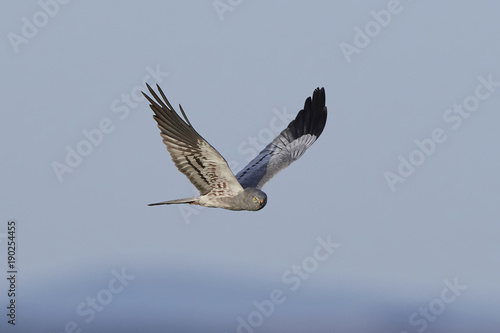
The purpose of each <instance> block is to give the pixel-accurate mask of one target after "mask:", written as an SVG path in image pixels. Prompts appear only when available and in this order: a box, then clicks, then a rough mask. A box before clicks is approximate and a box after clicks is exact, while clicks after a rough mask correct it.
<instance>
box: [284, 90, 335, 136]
mask: <svg viewBox="0 0 500 333" xmlns="http://www.w3.org/2000/svg"><path fill="white" fill-rule="evenodd" d="M326 118H327V108H326V94H325V88H319V87H318V88H316V89H315V90H314V92H313V95H312V97H307V99H306V101H305V102H304V109H302V110H300V112H299V113H298V114H297V117H296V118H295V120H293V121H292V122H291V123H290V124H289V125H288V129H290V130H291V131H292V134H293V136H294V138H298V137H300V136H302V135H305V134H311V135H314V136H316V138H318V137H319V136H320V135H321V133H322V132H323V129H324V128H325V125H326Z"/></svg>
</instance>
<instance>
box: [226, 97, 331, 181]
mask: <svg viewBox="0 0 500 333" xmlns="http://www.w3.org/2000/svg"><path fill="white" fill-rule="evenodd" d="M325 99H326V97H325V89H324V88H321V89H320V88H316V90H314V93H313V96H312V99H311V97H308V98H307V99H306V101H305V103H304V109H303V110H301V111H300V112H299V113H298V115H297V117H296V118H295V119H294V120H292V122H291V123H290V124H289V125H288V127H287V128H286V129H285V130H283V132H281V133H280V134H279V135H278V136H277V137H276V138H275V139H274V140H273V141H272V142H271V143H270V144H268V145H267V147H266V148H264V149H263V150H262V151H261V152H260V153H259V154H258V155H257V157H255V158H254V159H253V160H252V161H250V163H248V165H247V166H246V167H244V168H243V169H242V170H241V171H240V172H238V174H237V175H236V179H238V181H239V182H240V184H241V186H243V187H244V188H247V187H257V188H262V187H263V186H264V185H265V184H266V183H267V182H268V181H269V180H271V178H273V177H274V176H275V175H276V174H277V173H278V172H280V171H281V170H283V169H284V168H286V167H287V166H289V165H290V164H291V163H292V162H293V161H296V160H298V159H299V158H300V157H301V156H302V155H303V154H304V152H305V151H306V149H307V148H309V147H310V146H311V145H312V144H313V143H314V141H316V139H317V138H318V137H319V136H320V134H321V132H323V129H324V128H325V124H326V115H327V112H326V106H325Z"/></svg>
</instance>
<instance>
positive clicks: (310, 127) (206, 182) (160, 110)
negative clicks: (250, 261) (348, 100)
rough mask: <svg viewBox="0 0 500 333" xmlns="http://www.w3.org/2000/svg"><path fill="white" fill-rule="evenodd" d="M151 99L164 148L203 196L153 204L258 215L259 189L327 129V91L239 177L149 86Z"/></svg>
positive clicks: (262, 198) (309, 102)
mask: <svg viewBox="0 0 500 333" xmlns="http://www.w3.org/2000/svg"><path fill="white" fill-rule="evenodd" d="M147 87H148V89H149V92H150V93H151V96H152V97H153V98H151V97H149V96H148V95H146V94H144V93H143V95H144V96H145V97H146V98H147V100H148V101H149V103H151V105H150V107H151V109H152V110H153V112H154V113H155V115H154V116H153V118H154V119H155V120H156V122H157V123H158V128H159V129H160V131H161V136H162V138H163V143H164V144H165V145H166V146H167V150H168V152H169V153H170V156H172V161H174V163H175V166H176V167H177V169H179V171H180V172H182V173H183V174H185V175H186V177H187V178H188V179H189V180H190V181H191V183H193V185H194V186H195V187H196V188H197V189H198V191H200V196H197V197H191V198H185V199H177V200H170V201H164V202H158V203H154V204H150V206H155V205H169V204H183V203H189V204H193V205H200V206H205V207H218V208H225V209H230V210H259V209H262V208H263V207H264V206H265V205H266V203H267V195H266V194H265V193H264V192H262V191H261V188H262V187H264V185H265V184H266V183H267V182H268V181H269V180H271V178H273V177H274V176H275V175H276V174H277V173H278V172H280V171H281V170H283V169H284V168H286V167H287V166H289V165H290V164H291V163H292V162H293V161H295V160H297V159H298V158H299V157H301V156H302V154H304V152H305V151H306V149H307V148H309V147H310V146H311V145H312V144H313V143H314V141H316V139H317V138H318V137H319V136H320V134H321V132H323V129H324V128H325V123H326V114H327V112H326V106H325V89H324V88H321V89H320V88H317V89H316V90H314V93H313V96H312V99H311V97H308V98H307V99H306V102H305V104H304V109H303V110H301V111H300V112H299V113H298V114H297V117H296V118H295V120H293V121H292V122H291V123H290V124H289V125H288V127H287V128H285V129H284V130H283V132H281V133H280V134H279V135H278V136H277V137H276V138H275V139H274V140H273V141H272V142H271V143H269V144H268V145H267V146H266V147H265V148H264V149H263V150H262V151H261V152H260V153H259V154H258V155H257V157H255V158H254V159H253V160H252V161H250V163H248V165H247V166H246V167H244V168H243V169H242V170H241V171H240V172H238V174H237V175H236V176H235V175H234V174H233V173H232V171H231V169H229V166H228V164H227V162H226V160H225V159H224V158H223V157H222V156H221V155H220V154H219V153H218V152H217V150H215V148H214V147H212V146H211V145H210V144H209V143H208V142H207V141H206V140H205V139H203V138H202V137H201V135H199V134H198V132H196V131H195V129H194V128H193V126H191V123H190V122H189V120H188V118H187V116H186V114H185V113H184V110H183V109H182V106H180V105H179V108H180V110H181V112H182V115H183V117H184V119H185V121H184V120H183V119H182V118H181V117H180V116H179V115H178V114H177V112H176V111H175V110H174V108H173V107H172V105H170V103H169V102H168V100H167V98H166V97H165V94H164V93H163V91H162V90H161V89H160V87H159V86H158V85H156V87H157V88H158V91H159V93H160V95H161V98H160V97H159V96H158V95H157V94H156V92H155V91H154V90H153V89H152V88H151V87H150V86H149V85H147Z"/></svg>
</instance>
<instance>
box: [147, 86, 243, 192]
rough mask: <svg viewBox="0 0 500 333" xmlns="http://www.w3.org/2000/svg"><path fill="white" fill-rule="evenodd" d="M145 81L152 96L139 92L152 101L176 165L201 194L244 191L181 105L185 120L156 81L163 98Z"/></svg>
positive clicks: (160, 127) (157, 120)
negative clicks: (190, 120)
mask: <svg viewBox="0 0 500 333" xmlns="http://www.w3.org/2000/svg"><path fill="white" fill-rule="evenodd" d="M146 85H147V87H148V89H149V92H150V93H151V95H152V96H153V98H154V100H153V99H152V98H151V97H149V96H148V95H146V94H145V93H144V92H143V93H142V94H143V95H144V97H146V98H147V100H148V101H149V103H150V104H151V105H150V107H151V110H153V112H154V113H155V115H154V116H153V118H154V119H155V120H156V122H157V123H158V128H159V129H160V131H161V133H160V134H161V136H162V138H163V143H164V144H165V145H166V146H167V150H168V152H169V153H170V156H171V157H172V161H174V163H175V166H176V167H177V169H179V171H180V172H182V173H183V174H185V175H186V177H187V178H188V179H189V181H190V182H191V183H193V185H194V186H195V187H196V188H197V189H198V190H199V191H200V194H201V195H205V194H207V193H209V192H212V193H213V194H215V195H221V196H225V195H234V194H236V193H238V192H241V191H243V188H242V187H241V185H240V183H239V182H238V181H237V180H236V178H235V176H234V174H233V173H232V172H231V169H230V168H229V166H228V164H227V162H226V160H225V159H224V158H223V157H222V156H221V155H220V154H219V152H218V151H217V150H215V148H214V147H212V146H211V145H210V144H209V143H208V142H207V141H206V140H205V139H203V138H202V137H201V136H200V135H199V134H198V133H197V132H196V131H195V129H194V128H193V127H192V126H191V123H190V122H189V120H188V118H187V116H186V114H185V113H184V110H183V109H182V106H180V105H179V107H180V109H181V112H182V115H183V116H184V119H185V120H186V121H184V120H182V118H181V117H180V116H179V115H178V114H177V112H175V110H174V108H173V107H172V105H170V103H169V102H168V100H167V98H166V97H165V94H164V93H163V91H162V90H161V88H160V86H158V85H156V87H157V88H158V91H159V92H160V95H161V97H162V98H163V100H162V99H161V98H159V97H158V95H157V94H156V93H155V91H154V90H153V89H152V88H151V87H150V86H149V85H148V84H147V83H146Z"/></svg>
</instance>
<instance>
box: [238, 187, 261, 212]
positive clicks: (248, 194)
mask: <svg viewBox="0 0 500 333" xmlns="http://www.w3.org/2000/svg"><path fill="white" fill-rule="evenodd" d="M243 193H245V194H244V195H245V198H246V199H247V200H246V202H247V204H248V206H249V207H248V208H249V209H248V210H260V209H262V208H264V206H265V205H266V204H267V195H266V194H265V193H264V192H262V191H261V190H259V189H258V188H254V187H247V188H246V189H245V190H244V191H243Z"/></svg>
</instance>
